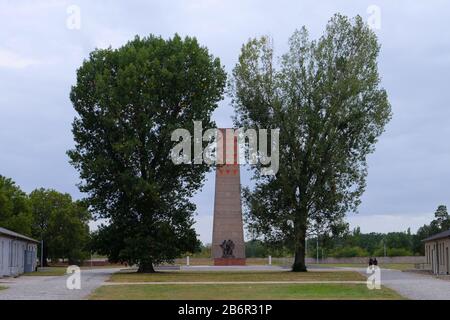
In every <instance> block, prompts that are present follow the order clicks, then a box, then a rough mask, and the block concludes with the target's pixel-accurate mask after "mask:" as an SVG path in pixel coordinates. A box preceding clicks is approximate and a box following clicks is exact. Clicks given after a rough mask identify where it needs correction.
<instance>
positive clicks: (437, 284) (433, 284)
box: [337, 268, 450, 300]
mask: <svg viewBox="0 0 450 320" xmlns="http://www.w3.org/2000/svg"><path fill="white" fill-rule="evenodd" d="M337 269H341V270H343V269H344V270H353V271H358V272H360V273H361V274H363V275H366V276H367V274H366V269H364V268H337ZM381 285H383V286H386V287H388V288H391V289H393V290H395V291H397V292H398V293H399V294H401V295H402V296H404V297H406V298H409V299H413V300H450V281H448V280H442V279H436V278H434V277H433V276H431V275H422V274H418V273H414V272H402V271H398V270H392V269H381Z"/></svg>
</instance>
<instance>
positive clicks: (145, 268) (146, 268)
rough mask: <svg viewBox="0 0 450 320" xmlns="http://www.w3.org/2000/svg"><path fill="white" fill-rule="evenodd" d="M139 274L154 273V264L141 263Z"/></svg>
mask: <svg viewBox="0 0 450 320" xmlns="http://www.w3.org/2000/svg"><path fill="white" fill-rule="evenodd" d="M137 272H138V273H154V272H155V269H154V268H153V263H152V262H141V263H139V269H138V271H137Z"/></svg>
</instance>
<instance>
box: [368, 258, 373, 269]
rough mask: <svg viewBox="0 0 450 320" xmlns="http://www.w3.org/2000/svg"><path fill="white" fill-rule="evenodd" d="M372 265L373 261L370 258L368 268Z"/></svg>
mask: <svg viewBox="0 0 450 320" xmlns="http://www.w3.org/2000/svg"><path fill="white" fill-rule="evenodd" d="M372 265H373V259H372V258H370V259H369V267H371V266H372Z"/></svg>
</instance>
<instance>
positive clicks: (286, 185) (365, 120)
mask: <svg viewBox="0 0 450 320" xmlns="http://www.w3.org/2000/svg"><path fill="white" fill-rule="evenodd" d="M379 49H380V47H379V45H378V42H377V37H376V35H375V34H374V33H373V31H371V30H370V29H369V27H368V26H367V25H366V24H365V23H364V22H363V20H362V18H361V17H359V16H357V17H356V18H355V19H353V20H350V19H348V18H347V17H345V16H342V15H339V14H337V15H335V16H334V17H333V18H332V19H331V20H330V21H329V23H328V24H327V26H326V30H325V32H324V34H323V36H322V37H320V38H319V39H318V40H310V39H309V36H308V32H307V30H306V28H302V29H301V30H299V31H296V32H295V33H294V34H293V35H292V37H291V38H290V40H289V50H288V52H287V53H285V54H284V55H283V56H282V57H281V59H280V63H279V65H277V64H276V63H275V60H274V52H273V50H274V49H273V46H272V43H271V41H270V39H269V38H268V37H262V38H259V39H251V40H250V41H248V42H247V43H246V44H244V45H243V47H242V50H241V54H240V56H239V62H238V63H237V65H236V67H235V68H234V70H233V79H232V82H231V92H232V98H233V104H234V107H235V110H236V112H237V116H236V121H235V122H236V125H238V126H244V127H253V128H255V127H256V128H265V129H269V128H270V129H275V128H279V129H280V138H279V154H280V157H279V159H280V168H279V171H278V173H277V174H276V175H275V176H262V175H261V174H260V169H261V166H260V165H257V166H256V171H255V179H256V186H255V188H254V190H248V189H247V190H245V192H244V196H245V202H246V207H247V210H246V221H247V223H248V226H249V227H250V229H251V230H252V232H253V233H254V234H255V235H260V236H263V237H264V239H265V240H266V241H271V242H278V243H283V244H285V245H288V246H290V247H291V248H292V249H293V250H294V251H295V262H294V265H293V270H294V271H306V266H305V260H304V257H305V238H306V235H307V232H308V230H309V231H314V230H320V232H326V230H330V229H332V228H334V226H335V225H341V224H342V220H343V217H344V216H345V214H346V213H347V212H350V211H356V209H357V206H358V204H359V203H360V196H361V195H362V193H363V191H364V187H365V178H366V175H367V162H366V158H367V155H368V154H370V153H371V152H373V151H374V145H375V143H376V141H377V138H378V137H379V136H380V134H381V133H382V132H383V130H384V127H385V125H386V123H387V122H388V121H389V119H390V117H391V107H390V104H389V102H388V98H387V93H386V91H385V90H384V89H383V88H381V86H380V76H379V74H378V67H377V56H378V53H379Z"/></svg>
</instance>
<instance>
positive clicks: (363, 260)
mask: <svg viewBox="0 0 450 320" xmlns="http://www.w3.org/2000/svg"><path fill="white" fill-rule="evenodd" d="M375 258H377V261H378V263H379V264H382V263H425V257H424V256H405V257H375ZM368 262H369V257H353V258H333V257H328V258H326V259H319V263H324V264H327V263H328V264H335V263H345V264H347V263H350V264H354V263H363V264H366V263H368ZM306 263H307V264H311V263H316V259H315V258H306Z"/></svg>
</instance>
